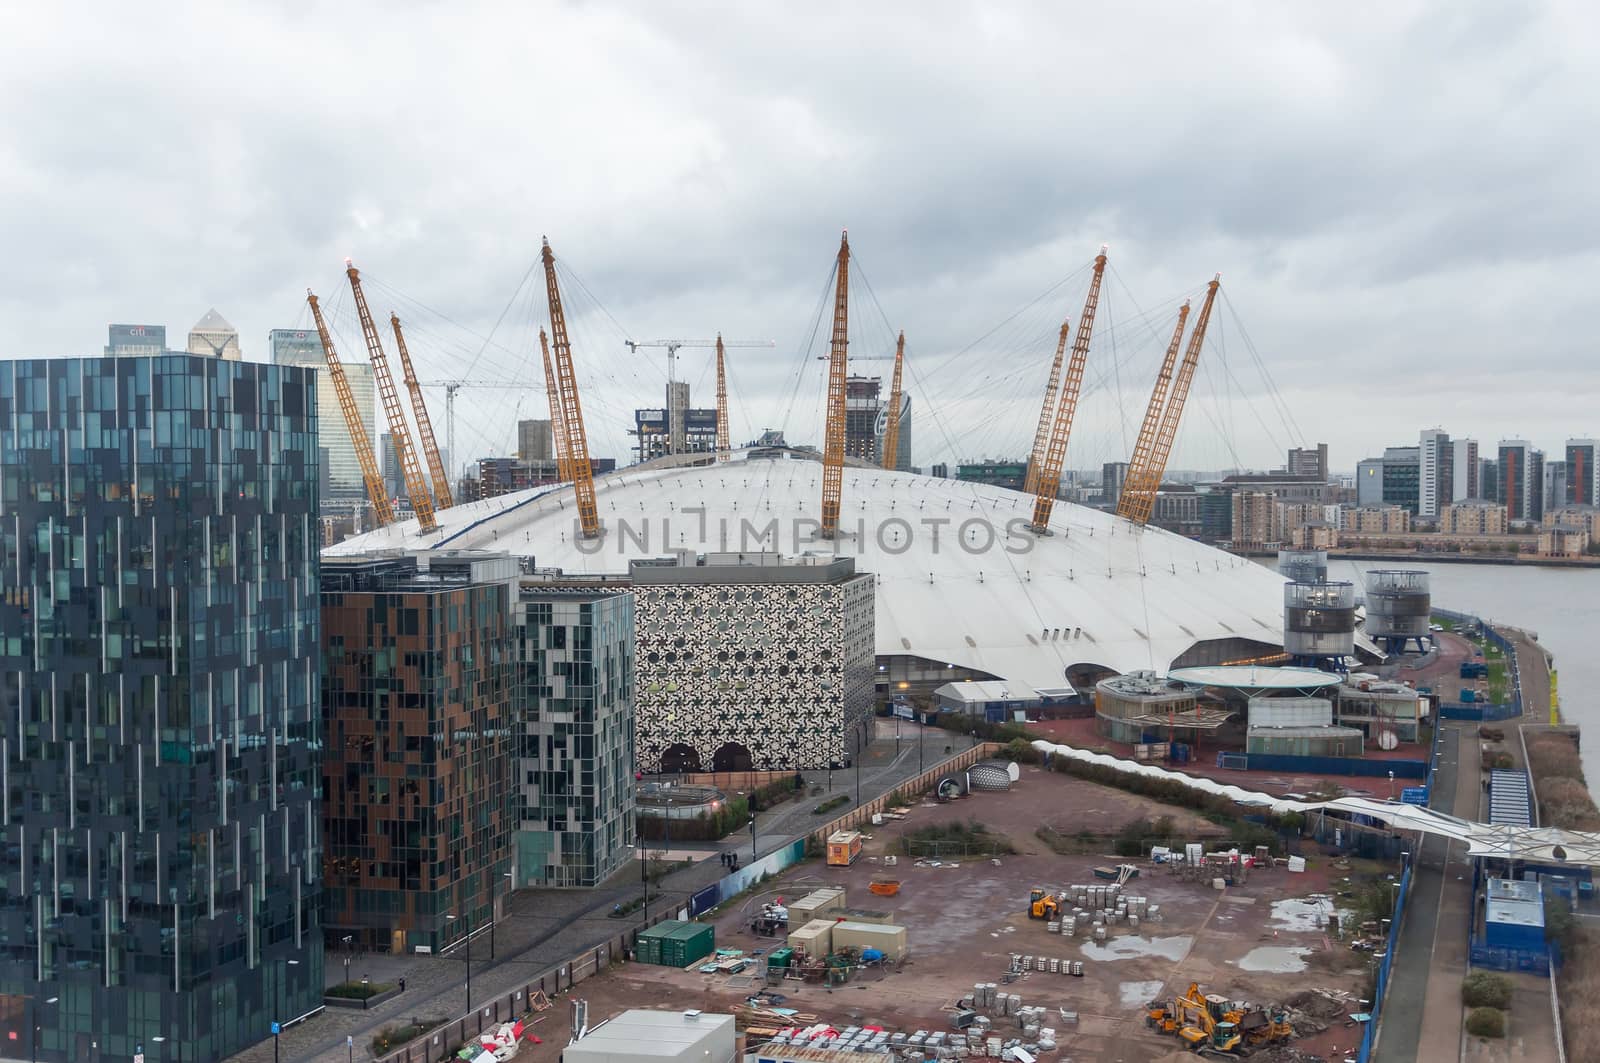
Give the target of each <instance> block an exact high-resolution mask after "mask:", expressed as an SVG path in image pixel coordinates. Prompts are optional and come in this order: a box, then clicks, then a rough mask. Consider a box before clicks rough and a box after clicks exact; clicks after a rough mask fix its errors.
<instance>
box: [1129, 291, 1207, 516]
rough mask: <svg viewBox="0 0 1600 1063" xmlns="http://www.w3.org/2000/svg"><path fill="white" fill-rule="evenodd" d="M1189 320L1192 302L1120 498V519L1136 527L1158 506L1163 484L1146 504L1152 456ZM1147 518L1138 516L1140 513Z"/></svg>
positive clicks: (1182, 311) (1183, 312)
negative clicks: (1148, 474) (1184, 331)
mask: <svg viewBox="0 0 1600 1063" xmlns="http://www.w3.org/2000/svg"><path fill="white" fill-rule="evenodd" d="M1188 319H1189V300H1187V299H1185V300H1184V301H1183V305H1182V306H1181V307H1179V308H1178V327H1177V328H1175V329H1173V330H1172V341H1171V342H1170V343H1168V344H1167V355H1166V357H1165V358H1163V359H1162V360H1161V372H1160V373H1159V374H1157V376H1156V386H1155V388H1154V390H1152V391H1151V392H1150V403H1149V405H1147V406H1146V407H1145V408H1144V423H1143V424H1141V425H1140V426H1139V438H1138V441H1137V442H1135V443H1134V445H1133V459H1132V460H1131V461H1129V462H1128V475H1127V477H1126V479H1125V481H1124V483H1123V485H1122V494H1121V495H1120V496H1119V497H1118V498H1117V515H1118V516H1120V517H1127V518H1128V519H1129V520H1131V521H1133V522H1134V523H1136V524H1143V523H1144V522H1145V521H1147V520H1149V519H1150V510H1151V508H1152V507H1153V506H1154V505H1155V494H1156V489H1157V488H1159V487H1160V486H1161V484H1160V482H1159V480H1158V481H1157V482H1156V483H1155V484H1153V485H1150V486H1149V494H1150V503H1149V505H1144V504H1143V496H1144V492H1145V488H1146V481H1147V479H1148V476H1147V471H1148V469H1149V466H1150V454H1151V452H1152V451H1153V450H1154V449H1155V445H1156V430H1157V429H1158V428H1159V427H1160V426H1161V414H1162V412H1163V411H1164V410H1165V409H1166V406H1167V389H1168V388H1170V387H1171V386H1172V370H1173V368H1174V367H1175V366H1176V365H1177V364H1178V349H1179V348H1180V347H1182V346H1183V324H1184V322H1185V321H1187V320H1188ZM1141 511H1142V512H1143V513H1144V516H1143V517H1140V516H1138V515H1137V514H1138V513H1140V512H1141Z"/></svg>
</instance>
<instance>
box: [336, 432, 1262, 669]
mask: <svg viewBox="0 0 1600 1063" xmlns="http://www.w3.org/2000/svg"><path fill="white" fill-rule="evenodd" d="M696 457H697V458H700V459H702V460H703V458H704V455H696ZM595 493H596V503H597V508H598V512H599V516H600V519H601V521H602V523H603V525H604V531H603V534H602V536H601V537H600V538H599V539H598V540H590V541H585V540H584V539H582V537H581V536H579V535H578V534H577V526H576V519H577V507H576V504H575V501H574V497H573V488H572V486H571V485H568V484H551V485H546V486H542V487H536V488H533V489H531V490H525V491H519V492H515V493H512V494H507V495H501V496H499V497H496V498H491V499H485V500H483V501H480V502H471V503H466V504H463V505H458V506H455V507H453V508H451V509H447V510H441V511H439V512H438V514H437V516H438V523H439V528H438V530H437V531H435V532H433V533H430V534H427V535H423V534H421V533H420V532H419V531H418V528H417V524H416V522H415V521H414V520H407V521H401V522H397V523H396V524H392V525H390V526H388V527H386V528H381V529H378V530H377V531H373V532H369V533H367V534H365V535H360V536H355V537H352V538H350V539H347V540H345V541H344V542H342V543H339V544H337V545H335V546H332V547H329V548H328V549H327V550H325V551H324V553H325V554H327V555H330V556H335V555H355V554H364V553H373V552H382V551H390V550H439V549H445V550H448V549H474V550H489V551H504V552H507V553H511V554H514V555H519V556H524V557H532V558H533V559H534V560H533V563H534V564H535V565H536V566H537V567H538V568H540V569H555V568H559V569H561V570H563V571H564V572H566V573H569V574H576V575H601V574H618V573H626V572H627V571H628V563H629V561H632V560H643V559H648V558H659V557H662V556H664V555H666V554H670V553H674V552H686V553H693V554H712V553H728V552H772V553H777V554H781V555H784V556H796V555H801V554H829V553H838V554H840V555H842V556H848V557H853V558H854V559H855V561H856V568H857V571H861V572H869V573H872V575H873V577H874V582H875V587H876V598H875V610H874V623H875V625H876V632H875V652H876V655H877V656H878V658H879V659H880V660H881V659H883V658H885V657H894V656H905V657H910V658H919V659H922V660H924V661H931V662H934V664H935V666H937V667H944V666H951V667H954V668H965V669H970V670H972V671H974V672H979V673H984V674H987V675H990V676H994V677H996V678H999V679H1003V680H1007V681H1010V682H1015V683H1022V684H1026V685H1027V686H1030V687H1033V688H1034V689H1036V690H1040V691H1045V692H1056V693H1064V692H1065V690H1064V688H1065V687H1067V686H1068V684H1069V682H1071V683H1073V685H1076V686H1079V687H1083V686H1086V685H1088V684H1087V683H1085V682H1084V680H1083V679H1082V678H1081V677H1082V676H1084V675H1104V674H1105V673H1107V672H1131V671H1136V670H1142V669H1155V670H1157V671H1165V670H1167V669H1168V668H1170V667H1172V666H1173V665H1174V663H1176V664H1178V665H1184V664H1202V663H1206V662H1208V661H1224V660H1231V659H1237V658H1239V657H1242V656H1260V655H1264V654H1271V653H1275V652H1277V651H1279V649H1280V648H1281V647H1282V645H1283V582H1284V581H1283V577H1281V576H1279V575H1278V574H1277V573H1275V572H1273V571H1271V570H1270V569H1267V568H1265V567H1263V566H1261V565H1258V564H1255V563H1254V562H1251V561H1248V560H1246V559H1244V558H1240V557H1236V556H1234V555H1232V554H1228V553H1224V552H1223V551H1221V550H1217V549H1214V548H1213V547H1210V546H1206V545H1204V544H1202V543H1198V542H1195V541H1193V540H1191V539H1186V538H1183V537H1182V536H1179V535H1174V534H1172V533H1170V532H1166V531H1162V530H1160V529H1158V528H1154V527H1145V528H1136V527H1135V526H1134V525H1132V524H1130V523H1129V522H1128V521H1126V520H1124V519H1122V518H1120V517H1117V516H1115V515H1114V514H1111V513H1105V512H1101V511H1099V510H1094V509H1089V508H1086V507H1084V506H1078V505H1074V504H1072V503H1069V502H1057V503H1056V504H1055V507H1054V511H1053V514H1052V516H1051V519H1050V525H1049V531H1050V534H1048V535H1044V536H1038V535H1035V534H1034V533H1033V532H1031V531H1030V530H1028V527H1027V526H1028V524H1029V522H1030V520H1031V518H1032V514H1033V505H1034V499H1033V497H1032V496H1031V495H1027V494H1023V493H1022V492H1020V491H1012V490H1007V489H1005V488H1001V487H992V486H987V485H983V484H977V483H971V482H968V481H961V480H948V479H936V478H933V477H927V476H918V475H914V474H911V473H903V472H893V471H887V470H883V469H875V468H852V467H847V468H846V469H845V470H844V485H843V495H842V506H841V515H840V530H841V532H842V534H841V536H840V537H839V539H838V540H837V541H829V540H826V539H822V538H821V537H820V536H818V535H817V528H818V520H819V517H820V511H821V498H822V465H821V463H820V462H818V461H816V460H806V459H803V458H797V457H791V456H787V455H785V454H784V453H783V452H774V451H771V450H766V451H762V452H761V453H760V456H752V455H751V454H750V453H749V452H744V451H740V452H735V453H734V455H733V458H732V460H730V461H727V462H721V463H718V464H714V465H689V464H686V463H683V462H674V461H673V459H665V460H664V461H663V462H660V463H650V464H647V465H640V466H633V467H630V468H626V469H622V470H619V471H617V472H615V473H610V474H607V475H604V476H601V477H598V478H596V480H595ZM1069 676H1071V677H1072V679H1070V680H1069V678H1068V677H1069ZM1074 681H1075V682H1074Z"/></svg>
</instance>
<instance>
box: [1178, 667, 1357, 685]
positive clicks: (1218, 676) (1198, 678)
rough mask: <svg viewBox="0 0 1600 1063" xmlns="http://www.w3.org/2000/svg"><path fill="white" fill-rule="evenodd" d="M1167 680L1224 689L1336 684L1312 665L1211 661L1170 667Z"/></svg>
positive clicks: (1331, 676) (1333, 679)
mask: <svg viewBox="0 0 1600 1063" xmlns="http://www.w3.org/2000/svg"><path fill="white" fill-rule="evenodd" d="M1167 678H1168V679H1176V680H1178V681H1179V682H1182V683H1193V684H1194V685H1195V686H1202V687H1222V688H1224V689H1227V690H1239V691H1250V690H1322V689H1324V688H1326V687H1335V686H1338V685H1339V683H1340V682H1341V680H1340V678H1339V677H1338V676H1336V675H1333V674H1332V673H1330V672H1319V671H1317V670H1316V669H1315V668H1286V667H1280V666H1277V665H1254V664H1214V665H1203V666H1201V667H1199V668H1174V669H1173V670H1172V671H1170V672H1168V673H1167Z"/></svg>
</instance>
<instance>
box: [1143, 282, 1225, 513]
mask: <svg viewBox="0 0 1600 1063" xmlns="http://www.w3.org/2000/svg"><path fill="white" fill-rule="evenodd" d="M1221 286H1222V274H1220V273H1219V274H1217V275H1216V276H1215V277H1213V278H1212V280H1211V283H1210V285H1208V286H1207V288H1206V301H1205V302H1204V303H1201V304H1200V316H1199V317H1198V318H1196V319H1195V323H1194V331H1193V332H1191V333H1189V345H1188V346H1187V347H1186V348H1184V351H1183V364H1181V365H1180V366H1178V379H1177V380H1175V381H1173V384H1172V397H1171V398H1170V399H1168V400H1167V408H1166V411H1165V412H1164V413H1163V414H1162V416H1161V427H1160V429H1158V430H1157V432H1156V436H1155V442H1154V443H1153V444H1152V445H1151V448H1150V460H1149V462H1148V464H1147V465H1146V467H1145V470H1144V475H1143V477H1142V478H1141V482H1140V486H1139V493H1140V497H1139V498H1138V499H1136V500H1135V504H1136V505H1137V506H1138V508H1137V509H1136V510H1134V511H1132V512H1131V513H1128V514H1124V516H1127V517H1128V519H1129V520H1131V521H1133V522H1134V523H1136V524H1144V523H1145V522H1146V521H1148V520H1149V519H1150V513H1151V511H1152V510H1153V509H1154V508H1155V502H1156V491H1157V490H1159V489H1160V487H1161V477H1162V476H1164V475H1165V474H1166V471H1167V459H1168V458H1169V457H1171V455H1172V443H1173V440H1175V439H1176V438H1177V437H1178V418H1180V417H1182V416H1183V404H1184V403H1185V402H1186V401H1188V398H1189V384H1190V383H1191V382H1192V381H1193V380H1194V367H1195V366H1196V365H1197V364H1199V362H1200V346H1201V344H1203V343H1205V339H1206V325H1207V324H1209V323H1210V321H1211V305H1212V304H1213V303H1215V302H1216V301H1217V289H1218V288H1220V287H1221ZM1123 490H1127V485H1126V484H1124V485H1123ZM1119 512H1120V509H1119Z"/></svg>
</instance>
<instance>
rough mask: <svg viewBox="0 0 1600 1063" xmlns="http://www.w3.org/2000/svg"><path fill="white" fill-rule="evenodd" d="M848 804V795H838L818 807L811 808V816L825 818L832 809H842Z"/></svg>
mask: <svg viewBox="0 0 1600 1063" xmlns="http://www.w3.org/2000/svg"><path fill="white" fill-rule="evenodd" d="M849 803H850V795H849V794H839V795H838V796H837V797H830V798H828V799H827V800H826V801H824V802H822V804H820V805H818V806H817V807H816V808H813V809H812V810H811V814H812V815H813V816H826V815H827V814H828V813H829V812H832V811H833V810H834V809H836V808H843V807H844V806H845V805H848V804H849Z"/></svg>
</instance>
